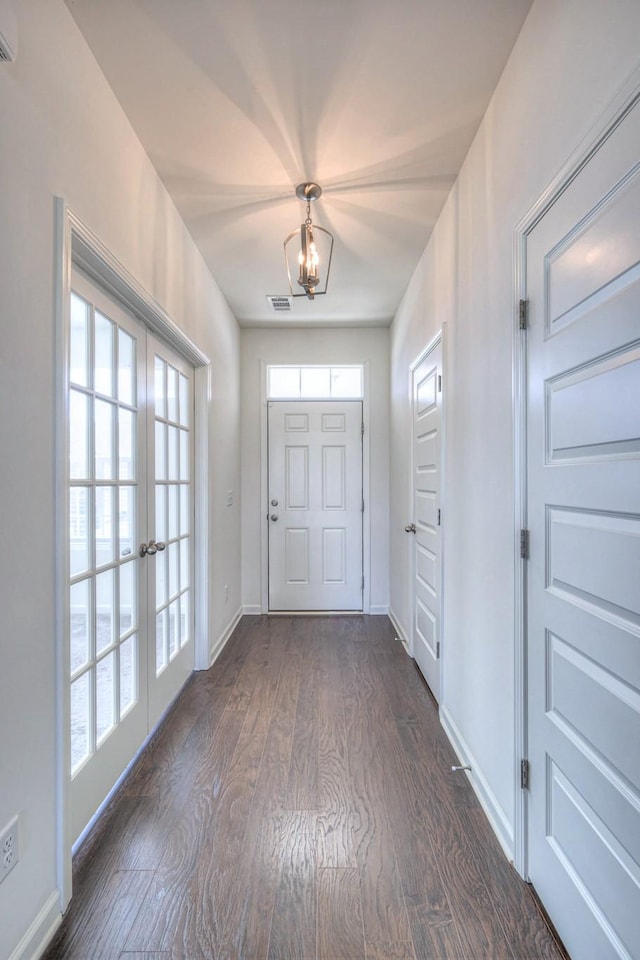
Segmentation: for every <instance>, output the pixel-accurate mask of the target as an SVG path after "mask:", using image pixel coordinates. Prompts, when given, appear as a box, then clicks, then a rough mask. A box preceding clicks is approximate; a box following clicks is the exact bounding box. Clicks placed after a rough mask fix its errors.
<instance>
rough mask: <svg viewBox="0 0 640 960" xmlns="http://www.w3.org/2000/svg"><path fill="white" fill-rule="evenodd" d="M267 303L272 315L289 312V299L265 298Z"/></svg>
mask: <svg viewBox="0 0 640 960" xmlns="http://www.w3.org/2000/svg"><path fill="white" fill-rule="evenodd" d="M267 301H268V303H269V304H270V305H271V309H272V310H273V312H274V313H289V312H290V310H291V297H267Z"/></svg>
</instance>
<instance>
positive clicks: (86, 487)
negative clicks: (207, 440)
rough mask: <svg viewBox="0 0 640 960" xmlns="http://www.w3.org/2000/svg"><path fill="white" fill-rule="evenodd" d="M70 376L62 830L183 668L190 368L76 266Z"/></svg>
mask: <svg viewBox="0 0 640 960" xmlns="http://www.w3.org/2000/svg"><path fill="white" fill-rule="evenodd" d="M68 343H69V362H68V370H69V382H68V453H69V456H68V490H69V530H68V547H69V550H68V554H69V571H68V572H69V580H68V611H69V613H68V624H67V635H68V651H69V657H68V663H69V702H70V709H69V715H70V731H69V734H70V736H69V739H70V775H71V790H70V806H71V811H70V821H71V835H72V838H74V839H75V838H76V837H78V836H79V835H80V833H81V832H82V830H83V829H84V827H85V826H86V824H87V823H88V821H89V820H90V819H91V817H92V816H93V814H94V813H95V811H96V810H97V808H98V807H99V806H100V804H101V803H102V801H103V800H104V798H105V796H106V795H107V794H108V793H109V790H110V789H111V787H112V786H113V785H114V783H115V782H116V781H117V779H118V777H119V776H120V775H121V773H122V772H123V770H124V769H125V768H126V766H127V764H128V763H129V762H130V761H131V759H132V758H133V756H134V755H135V753H136V751H137V750H138V748H139V747H140V745H141V744H142V742H143V741H144V739H145V737H146V735H147V733H148V732H149V730H150V729H151V728H152V726H153V725H154V723H155V722H156V721H157V719H158V717H159V716H160V715H161V713H162V712H163V710H164V709H165V707H166V706H167V705H168V704H169V703H170V701H171V699H172V698H173V696H174V695H175V693H176V692H177V691H178V690H179V688H180V686H181V685H182V683H183V682H184V679H185V678H186V676H187V675H188V673H189V672H190V670H191V669H192V665H193V643H192V642H191V639H192V634H193V631H192V627H191V623H192V603H191V599H192V588H191V580H190V571H191V569H192V563H191V544H192V520H191V513H192V507H191V504H192V495H191V476H192V463H191V457H192V453H191V451H192V443H191V426H192V421H193V394H192V369H191V368H189V366H188V364H186V363H184V361H182V360H181V358H179V357H177V356H176V355H174V353H173V351H171V350H170V348H168V347H165V346H164V345H163V344H160V343H159V342H157V341H156V340H155V339H154V338H152V337H151V335H150V334H148V333H147V331H146V328H145V327H144V326H143V325H142V324H141V323H139V322H138V321H137V320H136V319H135V318H134V317H133V316H131V315H130V314H129V313H127V312H126V311H125V310H124V309H122V307H121V306H120V305H119V304H118V303H116V302H114V301H113V300H112V299H111V298H109V297H107V296H106V294H105V293H103V291H101V290H100V289H99V288H97V287H96V286H95V285H94V284H93V283H91V282H90V281H89V280H88V279H87V278H86V277H84V276H83V275H81V274H80V273H79V272H77V271H74V272H73V274H72V293H71V303H70V327H69V335H68Z"/></svg>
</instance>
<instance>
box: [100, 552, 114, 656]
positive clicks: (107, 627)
mask: <svg viewBox="0 0 640 960" xmlns="http://www.w3.org/2000/svg"><path fill="white" fill-rule="evenodd" d="M113 587H114V577H113V569H111V570H105V572H104V573H99V574H98V576H97V577H96V620H95V624H96V653H98V654H100V653H101V652H102V651H103V650H106V649H107V647H110V646H111V645H112V644H113V643H114V641H115V638H116V630H115V626H116V624H115V619H116V618H115V598H114V589H113Z"/></svg>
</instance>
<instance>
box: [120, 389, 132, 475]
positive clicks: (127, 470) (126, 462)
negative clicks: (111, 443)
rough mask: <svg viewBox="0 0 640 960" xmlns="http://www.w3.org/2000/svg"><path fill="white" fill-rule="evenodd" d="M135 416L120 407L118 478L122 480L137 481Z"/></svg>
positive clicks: (130, 411)
mask: <svg viewBox="0 0 640 960" xmlns="http://www.w3.org/2000/svg"><path fill="white" fill-rule="evenodd" d="M134 424H135V414H134V413H133V411H132V410H127V409H126V408H125V407H120V409H119V410H118V477H119V478H120V480H134V479H135V475H136V472H135V449H136V435H135V429H134Z"/></svg>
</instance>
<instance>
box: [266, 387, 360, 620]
mask: <svg viewBox="0 0 640 960" xmlns="http://www.w3.org/2000/svg"><path fill="white" fill-rule="evenodd" d="M268 416H269V421H268V430H269V469H268V472H269V504H268V514H267V516H268V521H267V522H268V525H269V609H270V610H362V595H363V593H362V592H363V579H362V515H363V499H362V402H361V401H359V400H351V401H337V400H328V401H306V402H303V401H300V402H288V401H282V402H279V401H270V402H269V405H268Z"/></svg>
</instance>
